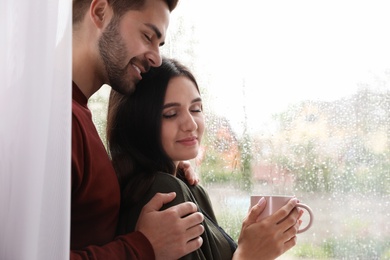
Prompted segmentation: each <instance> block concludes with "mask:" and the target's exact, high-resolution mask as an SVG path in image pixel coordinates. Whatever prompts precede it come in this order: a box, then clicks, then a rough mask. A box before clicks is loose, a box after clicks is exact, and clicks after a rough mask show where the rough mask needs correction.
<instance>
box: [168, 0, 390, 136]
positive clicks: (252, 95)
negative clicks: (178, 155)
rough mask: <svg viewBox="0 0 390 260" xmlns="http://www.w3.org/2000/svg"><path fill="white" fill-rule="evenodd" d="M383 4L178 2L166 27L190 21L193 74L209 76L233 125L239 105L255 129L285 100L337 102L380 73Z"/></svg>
mask: <svg viewBox="0 0 390 260" xmlns="http://www.w3.org/2000/svg"><path fill="white" fill-rule="evenodd" d="M389 10H390V1H376V0H364V1H359V0H358V1H352V0H348V1H343V0H326V1H325V0H324V1H316V0H299V1H295V0H294V1H293V0H282V1H274V0H272V1H271V0H267V1H263V0H242V1H239V2H238V1H233V0H182V1H181V2H180V4H179V6H178V8H177V9H176V10H175V11H174V12H173V13H172V22H171V25H172V26H171V28H170V29H172V28H173V29H174V26H175V19H177V17H180V16H182V17H184V19H186V21H190V22H191V23H194V24H196V27H197V34H196V35H194V37H197V41H198V46H197V48H196V50H195V52H196V54H197V56H198V57H200V60H199V61H196V62H198V63H199V64H197V65H199V66H201V68H202V71H201V73H198V75H197V76H198V79H199V77H201V78H202V77H204V78H207V92H208V94H209V95H210V96H211V97H212V98H213V99H215V102H212V103H213V104H212V108H213V109H214V110H215V111H216V112H217V113H219V114H221V115H224V116H226V117H228V118H229V120H230V121H231V122H232V124H233V125H235V128H236V129H239V128H240V127H239V125H240V123H241V122H242V120H243V105H244V104H245V107H246V111H247V115H248V122H249V126H250V128H251V129H252V130H253V131H257V130H256V129H257V128H259V127H260V125H261V124H263V123H262V122H266V121H267V120H268V116H269V115H270V114H272V113H273V112H280V111H282V110H284V109H285V108H286V107H287V106H288V105H289V104H292V103H296V102H298V101H300V100H304V99H312V100H335V99H338V98H340V97H345V96H348V95H350V94H352V93H354V92H356V91H357V89H358V88H359V84H360V83H364V84H366V83H367V84H371V85H373V87H375V86H374V85H375V83H374V81H375V79H376V78H378V77H379V78H381V79H385V78H386V73H387V75H389V74H388V73H389V72H390V71H389V70H390V15H389ZM387 78H389V76H387ZM200 80H201V81H202V79H200ZM243 85H245V88H244V89H243V87H242V86H243ZM386 87H387V88H388V87H389V85H387V86H386Z"/></svg>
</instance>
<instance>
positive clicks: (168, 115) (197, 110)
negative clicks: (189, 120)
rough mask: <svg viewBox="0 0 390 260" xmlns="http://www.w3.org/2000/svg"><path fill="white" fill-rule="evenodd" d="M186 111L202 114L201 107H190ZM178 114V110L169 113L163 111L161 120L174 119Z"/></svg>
mask: <svg viewBox="0 0 390 260" xmlns="http://www.w3.org/2000/svg"><path fill="white" fill-rule="evenodd" d="M188 111H190V112H191V113H202V105H196V106H193V107H191V108H190V109H189V110H188ZM179 113H180V111H179V110H176V109H175V110H169V111H165V112H164V111H163V115H162V116H163V118H167V119H169V118H174V117H176V116H177V115H178V114H179Z"/></svg>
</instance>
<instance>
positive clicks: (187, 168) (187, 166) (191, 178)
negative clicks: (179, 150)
mask: <svg viewBox="0 0 390 260" xmlns="http://www.w3.org/2000/svg"><path fill="white" fill-rule="evenodd" d="M177 167H178V168H180V169H182V170H183V172H184V177H185V179H186V180H187V182H188V183H189V184H190V185H196V184H198V183H199V176H198V174H197V173H196V172H195V171H194V168H192V166H191V163H190V162H189V161H180V162H179V164H178V166H177Z"/></svg>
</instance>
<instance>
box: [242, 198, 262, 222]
mask: <svg viewBox="0 0 390 260" xmlns="http://www.w3.org/2000/svg"><path fill="white" fill-rule="evenodd" d="M266 204H267V202H266V200H265V199H264V197H261V198H260V200H259V201H258V202H257V204H256V205H254V206H253V207H252V208H251V209H250V210H249V213H248V215H247V217H246V220H245V221H246V222H247V223H246V224H247V225H250V224H253V223H255V222H257V221H258V218H259V216H260V214H261V213H262V212H263V210H264V208H265V206H266Z"/></svg>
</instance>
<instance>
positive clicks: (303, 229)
mask: <svg viewBox="0 0 390 260" xmlns="http://www.w3.org/2000/svg"><path fill="white" fill-rule="evenodd" d="M297 207H298V208H304V209H305V210H306V211H307V212H308V213H309V215H310V220H309V224H307V225H306V227H304V228H301V229H299V230H298V234H299V233H303V232H305V231H306V230H308V229H309V228H310V227H311V225H312V224H313V220H314V215H313V211H312V210H311V208H310V207H309V206H307V205H306V204H302V203H298V204H297Z"/></svg>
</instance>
